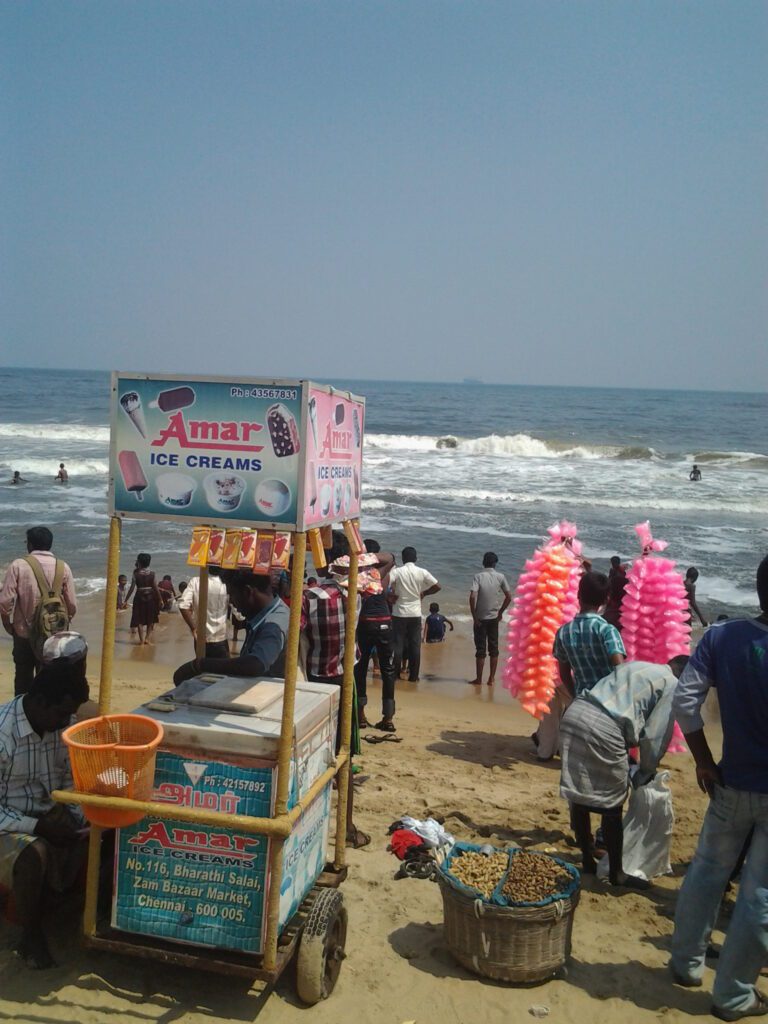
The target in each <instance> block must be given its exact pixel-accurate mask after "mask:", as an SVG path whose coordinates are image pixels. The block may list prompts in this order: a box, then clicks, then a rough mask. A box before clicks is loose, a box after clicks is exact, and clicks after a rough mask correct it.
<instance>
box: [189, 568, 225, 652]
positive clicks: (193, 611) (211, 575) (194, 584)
mask: <svg viewBox="0 0 768 1024" xmlns="http://www.w3.org/2000/svg"><path fill="white" fill-rule="evenodd" d="M199 596H200V577H199V576H193V577H192V579H191V580H190V581H189V586H188V587H187V588H186V589H185V591H184V593H183V594H182V595H181V597H180V598H179V611H180V612H181V616H182V618H183V619H184V621H185V622H186V624H187V625H188V626H189V629H190V632H191V633H192V639H193V641H194V643H195V645H196V644H197V602H198V599H199ZM228 609H229V595H228V594H227V588H226V587H225V586H224V583H223V582H222V579H221V576H220V575H219V569H218V567H217V566H213V565H212V566H210V568H209V569H208V614H207V616H206V629H205V656H206V658H228V657H229V643H228V642H227V610H228Z"/></svg>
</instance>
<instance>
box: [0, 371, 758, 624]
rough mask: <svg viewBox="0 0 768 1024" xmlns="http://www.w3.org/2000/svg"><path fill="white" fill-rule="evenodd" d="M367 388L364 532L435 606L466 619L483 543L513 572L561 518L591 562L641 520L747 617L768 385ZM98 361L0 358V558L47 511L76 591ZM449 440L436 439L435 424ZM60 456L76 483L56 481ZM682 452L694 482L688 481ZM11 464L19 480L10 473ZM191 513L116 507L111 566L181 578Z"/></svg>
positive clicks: (715, 608) (723, 603)
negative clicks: (72, 363) (116, 557)
mask: <svg viewBox="0 0 768 1024" xmlns="http://www.w3.org/2000/svg"><path fill="white" fill-rule="evenodd" d="M332 383H334V384H336V385H338V386H342V387H345V388H349V389H351V390H353V391H355V392H357V393H358V394H361V395H364V396H365V397H366V399H367V424H366V442H365V462H364V476H363V496H364V504H363V534H364V536H374V537H376V538H378V539H379V540H380V542H381V543H382V546H383V547H384V548H385V550H394V551H396V552H398V553H399V551H400V550H401V548H403V547H404V546H405V545H406V544H412V545H413V546H414V547H416V549H417V550H418V553H419V562H420V563H421V564H423V565H424V566H425V567H427V568H428V569H429V570H430V571H431V572H432V573H433V574H434V575H435V576H437V577H438V579H439V580H440V583H441V585H442V592H441V593H440V594H439V595H438V596H437V598H436V600H438V601H439V603H440V605H441V611H443V612H444V613H445V614H447V615H448V616H449V617H455V618H457V619H458V620H459V621H466V619H467V616H468V609H467V594H468V591H469V586H470V582H471V579H472V575H473V573H474V572H475V571H476V570H477V569H478V568H479V566H480V564H481V559H482V555H483V553H484V552H485V551H487V550H494V551H496V553H497V554H498V556H499V560H500V562H499V568H500V569H501V570H502V571H504V572H505V573H507V575H508V577H509V580H510V583H513V584H514V582H515V581H516V578H517V575H518V573H519V572H520V571H521V569H522V567H523V564H524V561H525V559H526V558H527V557H528V556H529V555H530V553H531V551H532V550H533V549H534V548H535V547H536V545H537V544H538V543H539V542H540V541H541V539H542V537H543V536H544V535H545V533H546V529H547V527H548V526H550V525H551V524H552V523H553V522H554V521H555V520H558V519H561V518H567V519H571V520H573V521H574V522H576V524H577V525H578V527H579V536H580V538H581V539H582V541H583V543H584V549H585V554H586V555H587V556H588V557H590V558H591V559H593V562H594V567H595V568H596V569H606V568H607V563H608V559H609V558H610V556H611V555H614V554H618V555H620V556H621V557H622V559H625V560H630V559H632V558H633V557H634V556H635V555H636V554H637V553H638V544H637V539H636V536H635V533H634V529H633V527H634V525H635V523H637V522H640V521H641V520H644V519H649V520H650V522H651V526H652V529H653V533H654V536H655V537H658V538H660V539H663V540H666V541H668V542H669V548H668V550H667V554H668V555H669V556H670V557H672V558H674V559H675V560H676V561H677V562H678V563H679V565H680V566H681V567H682V568H686V567H687V566H689V565H695V566H696V567H697V568H698V569H699V571H700V573H701V576H700V580H699V585H698V595H699V598H700V603H701V604H702V605H703V609H704V611H705V614H707V615H708V616H709V617H710V618H714V617H715V616H716V615H718V614H721V613H726V614H731V615H733V614H742V615H743V614H749V613H751V611H752V610H753V609H754V608H755V596H754V575H755V568H756V566H757V563H758V562H759V560H760V559H761V558H762V557H763V555H765V554H766V552H768V433H767V432H766V427H765V424H766V421H767V420H768V396H766V395H765V394H731V393H727V392H696V391H666V390H658V391H641V390H633V389H605V388H560V387H522V386H520V387H518V386H507V385H493V384H488V385H485V384H450V383H446V384H441V383H430V384H422V383H408V382H393V381H340V380H334V381H333V382H332ZM108 422H109V375H108V374H107V373H103V372H90V371H86V370H83V371H60V370H55V371H45V370H43V371H38V370H36V371H31V370H21V369H4V370H0V481H2V486H0V570H4V569H5V567H6V565H7V564H8V563H9V562H10V560H11V559H12V558H14V557H16V556H17V555H19V554H20V553H23V552H24V531H25V529H26V528H27V527H28V526H30V525H36V524H41V523H42V524H45V525H48V526H50V527H51V529H52V530H53V532H54V538H55V543H54V549H55V551H56V553H57V554H58V555H60V556H61V557H63V558H65V559H66V560H67V561H69V563H70V564H71V566H72V569H73V572H74V574H75V578H76V581H77V587H78V590H79V592H80V593H81V595H83V596H85V597H88V596H93V597H94V598H95V596H96V595H98V594H99V593H100V592H102V591H103V589H104V585H105V575H106V541H107V530H108V519H107V502H106V490H107V478H108V471H109V457H108V456H109V453H108V447H109V426H108ZM446 437H450V438H453V439H455V442H456V447H450V448H448V447H443V448H438V447H437V442H438V440H439V439H441V438H446ZM59 462H64V463H66V466H67V469H68V471H69V475H70V484H69V486H67V487H61V486H59V485H57V484H55V483H54V479H53V478H54V476H55V474H56V472H57V470H58V465H59ZM693 462H697V463H698V464H699V466H700V468H701V470H702V475H703V478H702V480H701V481H700V482H699V483H692V482H690V481H689V480H688V473H689V471H690V468H691V465H692V463H693ZM13 470H19V471H20V473H21V475H22V477H23V478H24V479H25V480H26V481H27V482H26V483H25V484H24V486H21V487H12V486H8V485H7V481H8V480H10V477H11V475H12V471H13ZM188 541H189V528H188V527H186V528H185V527H179V526H176V525H174V524H172V523H146V522H141V521H126V524H125V529H124V531H123V557H122V560H121V569H122V571H123V572H125V573H126V574H129V573H130V570H131V568H132V567H133V562H134V559H135V556H136V554H137V553H138V552H139V551H149V552H151V554H152V556H153V558H152V565H153V568H155V570H156V571H157V572H159V573H160V574H163V573H166V572H167V573H170V574H171V575H172V577H173V579H174V581H175V582H178V581H179V580H181V579H185V578H186V577H188V576H189V574H190V570H189V569H188V567H187V566H186V564H185V556H186V551H187V547H188Z"/></svg>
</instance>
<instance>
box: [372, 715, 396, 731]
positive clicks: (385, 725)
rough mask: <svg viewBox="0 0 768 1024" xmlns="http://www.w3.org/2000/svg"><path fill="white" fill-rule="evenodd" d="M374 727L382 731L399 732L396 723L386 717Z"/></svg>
mask: <svg viewBox="0 0 768 1024" xmlns="http://www.w3.org/2000/svg"><path fill="white" fill-rule="evenodd" d="M373 728H374V729H379V730H380V731H381V732H397V729H396V728H395V723H394V722H388V721H387V720H386V718H382V720H381V721H380V722H377V723H376V725H374V727H373Z"/></svg>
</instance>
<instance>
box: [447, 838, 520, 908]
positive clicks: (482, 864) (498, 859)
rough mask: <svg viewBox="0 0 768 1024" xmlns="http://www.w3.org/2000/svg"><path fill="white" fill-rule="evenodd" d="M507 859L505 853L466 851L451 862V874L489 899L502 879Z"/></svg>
mask: <svg viewBox="0 0 768 1024" xmlns="http://www.w3.org/2000/svg"><path fill="white" fill-rule="evenodd" d="M508 863H509V858H508V857H507V854H506V853H490V854H485V853H474V852H472V851H471V850H468V851H467V852H466V853H462V855H461V856H460V857H457V858H456V859H455V860H453V861H451V874H452V875H454V876H455V877H456V878H458V880H459V881H460V882H463V883H464V885H466V886H468V887H469V888H470V889H474V890H475V891H476V892H479V893H480V895H481V896H484V897H485V899H490V898H491V894H492V893H493V890H494V889H495V888H496V886H497V885H498V884H499V882H500V881H501V880H502V878H503V877H504V872H505V871H506V870H507V864H508Z"/></svg>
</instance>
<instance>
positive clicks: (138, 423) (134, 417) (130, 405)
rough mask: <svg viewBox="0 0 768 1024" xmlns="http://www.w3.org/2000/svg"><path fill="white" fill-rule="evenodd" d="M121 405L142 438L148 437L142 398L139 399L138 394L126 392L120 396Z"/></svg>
mask: <svg viewBox="0 0 768 1024" xmlns="http://www.w3.org/2000/svg"><path fill="white" fill-rule="evenodd" d="M120 405H122V407H123V411H124V412H125V414H126V416H127V417H128V419H129V420H130V421H131V423H132V424H133V425H134V427H136V429H137V430H138V432H139V433H140V434H141V436H142V437H146V436H147V424H146V423H145V422H144V410H143V409H142V408H141V398H139V395H138V392H136V391H126V393H125V394H124V395H120Z"/></svg>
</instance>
